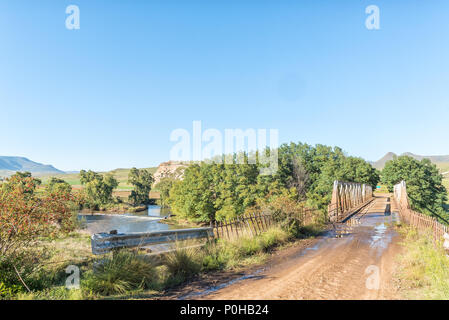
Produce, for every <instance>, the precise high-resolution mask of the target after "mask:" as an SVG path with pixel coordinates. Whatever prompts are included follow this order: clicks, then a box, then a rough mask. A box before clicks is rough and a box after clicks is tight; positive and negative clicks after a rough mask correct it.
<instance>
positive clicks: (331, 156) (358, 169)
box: [276, 142, 379, 211]
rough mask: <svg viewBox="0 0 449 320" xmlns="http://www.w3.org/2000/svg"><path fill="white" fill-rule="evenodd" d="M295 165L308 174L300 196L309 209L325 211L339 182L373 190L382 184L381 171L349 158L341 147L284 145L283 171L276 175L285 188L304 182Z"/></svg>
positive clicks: (281, 160) (281, 169)
mask: <svg viewBox="0 0 449 320" xmlns="http://www.w3.org/2000/svg"><path fill="white" fill-rule="evenodd" d="M295 165H296V166H298V165H299V166H300V167H301V168H303V170H304V171H305V172H306V173H307V179H306V180H305V181H302V184H303V185H304V187H303V189H304V191H303V192H302V193H300V194H299V196H300V197H301V199H302V200H306V199H307V204H308V206H309V207H317V208H319V209H321V210H323V211H325V210H326V208H327V205H328V204H329V202H330V200H331V195H332V187H333V182H334V181H335V180H340V181H350V182H358V183H366V184H369V185H371V186H372V187H373V188H375V187H376V185H377V183H378V181H379V174H378V172H377V171H376V169H374V168H373V167H372V166H371V165H370V164H369V163H368V162H366V161H365V160H363V159H361V158H355V157H348V156H346V155H345V154H344V153H343V151H342V150H341V149H340V148H338V147H334V148H332V147H328V146H324V145H320V144H318V145H316V146H315V147H313V146H310V145H308V144H302V143H298V144H295V143H293V142H292V143H290V144H283V145H282V146H281V147H280V148H279V170H278V173H277V175H276V176H277V179H279V181H280V182H281V184H282V185H284V186H285V187H291V186H295V185H297V184H298V182H301V181H298V174H295ZM296 171H298V170H296ZM300 177H301V175H299V178H300ZM300 185H301V183H300Z"/></svg>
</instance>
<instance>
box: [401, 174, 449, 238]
mask: <svg viewBox="0 0 449 320" xmlns="http://www.w3.org/2000/svg"><path fill="white" fill-rule="evenodd" d="M393 198H394V201H395V202H396V205H397V207H398V210H399V215H400V217H401V220H402V221H404V222H405V223H407V224H408V225H410V226H412V227H414V228H416V229H418V230H419V231H424V230H431V231H432V235H433V237H434V239H435V240H443V239H445V238H448V240H449V235H448V231H449V227H448V226H447V225H444V224H442V223H440V222H439V221H438V220H437V219H436V218H434V217H430V216H428V215H425V214H422V213H420V212H417V211H415V210H413V209H411V208H410V202H409V199H408V194H407V185H406V183H405V181H401V182H400V183H398V184H397V185H395V186H394V196H393Z"/></svg>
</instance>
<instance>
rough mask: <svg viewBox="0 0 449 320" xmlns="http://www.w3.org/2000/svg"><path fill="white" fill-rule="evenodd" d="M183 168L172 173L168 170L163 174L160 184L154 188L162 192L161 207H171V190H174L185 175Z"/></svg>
mask: <svg viewBox="0 0 449 320" xmlns="http://www.w3.org/2000/svg"><path fill="white" fill-rule="evenodd" d="M184 169H185V168H183V167H180V168H177V169H176V170H175V171H173V172H171V171H169V170H166V171H165V172H162V174H161V178H160V180H159V182H158V183H157V184H156V185H155V186H154V187H155V189H156V190H158V191H159V192H160V197H161V198H160V201H161V207H162V208H165V207H168V206H169V198H170V190H171V189H172V188H173V186H174V184H175V183H176V181H179V180H180V179H181V177H182V175H183V174H184Z"/></svg>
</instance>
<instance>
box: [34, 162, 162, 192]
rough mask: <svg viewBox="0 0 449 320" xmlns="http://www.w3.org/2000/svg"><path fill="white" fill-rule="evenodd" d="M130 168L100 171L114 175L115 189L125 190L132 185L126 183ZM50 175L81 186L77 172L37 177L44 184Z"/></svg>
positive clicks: (153, 171)
mask: <svg viewBox="0 0 449 320" xmlns="http://www.w3.org/2000/svg"><path fill="white" fill-rule="evenodd" d="M146 169H148V170H149V171H150V172H151V173H155V172H156V170H157V167H152V168H146ZM130 170H131V169H115V170H112V171H108V172H102V173H104V174H106V173H112V174H113V175H114V177H115V178H116V179H117V181H118V182H119V185H118V187H117V190H123V191H126V190H132V186H131V185H130V184H128V174H129V171H130ZM51 177H56V178H60V179H63V180H65V181H67V182H68V183H69V184H70V185H71V186H72V187H74V188H80V187H81V182H80V176H79V174H78V173H68V174H59V175H46V176H41V177H39V178H40V179H42V183H43V184H46V183H47V182H48V180H50V178H51Z"/></svg>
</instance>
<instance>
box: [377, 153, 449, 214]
mask: <svg viewBox="0 0 449 320" xmlns="http://www.w3.org/2000/svg"><path fill="white" fill-rule="evenodd" d="M402 180H404V181H405V182H406V184H407V194H408V196H409V200H410V205H411V207H412V208H413V209H415V210H416V211H419V212H422V213H425V214H428V215H434V214H437V215H443V216H444V217H445V218H447V215H446V214H445V211H444V203H445V202H446V200H447V190H446V188H445V187H444V186H443V184H442V181H443V177H442V175H441V174H440V172H439V171H438V169H437V167H436V166H435V165H434V164H432V163H431V162H430V160H428V159H423V160H421V161H418V160H415V159H413V158H412V157H409V156H401V157H398V158H397V159H395V160H391V161H388V162H387V163H386V164H385V167H384V169H383V170H382V183H383V184H385V185H386V186H387V187H388V189H389V191H390V192H392V191H393V187H394V185H395V184H397V183H399V182H401V181H402Z"/></svg>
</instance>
